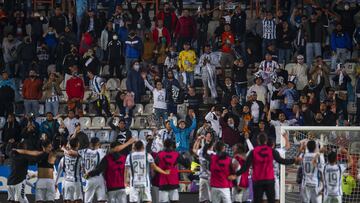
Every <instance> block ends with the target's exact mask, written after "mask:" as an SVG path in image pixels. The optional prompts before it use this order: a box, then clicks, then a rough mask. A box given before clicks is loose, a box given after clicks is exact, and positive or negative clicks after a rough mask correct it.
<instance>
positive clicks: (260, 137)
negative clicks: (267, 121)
mask: <svg viewBox="0 0 360 203" xmlns="http://www.w3.org/2000/svg"><path fill="white" fill-rule="evenodd" d="M257 139H258V142H259V144H260V145H263V144H266V143H267V140H268V137H267V135H266V134H265V133H260V134H259V135H258V137H257Z"/></svg>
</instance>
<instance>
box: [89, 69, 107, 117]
mask: <svg viewBox="0 0 360 203" xmlns="http://www.w3.org/2000/svg"><path fill="white" fill-rule="evenodd" d="M87 75H88V77H89V79H90V87H91V90H92V93H91V94H92V96H93V97H94V98H95V101H94V103H93V104H94V106H95V107H96V114H97V116H101V115H102V112H103V111H104V112H105V114H106V116H107V117H110V116H111V112H110V103H109V102H110V101H109V95H108V92H107V89H106V80H104V79H102V78H100V77H99V76H97V75H95V74H94V72H92V71H88V72H87Z"/></svg>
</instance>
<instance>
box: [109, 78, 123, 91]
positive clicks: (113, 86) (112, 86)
mask: <svg viewBox="0 0 360 203" xmlns="http://www.w3.org/2000/svg"><path fill="white" fill-rule="evenodd" d="M119 87H120V80H119V79H117V78H110V79H109V80H108V81H107V83H106V88H107V89H108V90H117V89H119Z"/></svg>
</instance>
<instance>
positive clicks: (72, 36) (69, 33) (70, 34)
mask: <svg viewBox="0 0 360 203" xmlns="http://www.w3.org/2000/svg"><path fill="white" fill-rule="evenodd" d="M75 23H76V22H75ZM75 27H77V25H76V26H75ZM75 32H76V29H73V28H71V27H70V25H68V26H66V27H65V32H64V33H63V34H60V36H64V38H65V39H66V41H67V43H69V44H71V45H77V44H78V39H77V36H76V33H75Z"/></svg>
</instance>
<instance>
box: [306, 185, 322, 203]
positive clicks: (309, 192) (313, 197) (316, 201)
mask: <svg viewBox="0 0 360 203" xmlns="http://www.w3.org/2000/svg"><path fill="white" fill-rule="evenodd" d="M302 198H303V203H310V202H311V203H321V202H322V201H321V195H319V189H318V188H317V187H316V186H304V187H302Z"/></svg>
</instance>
